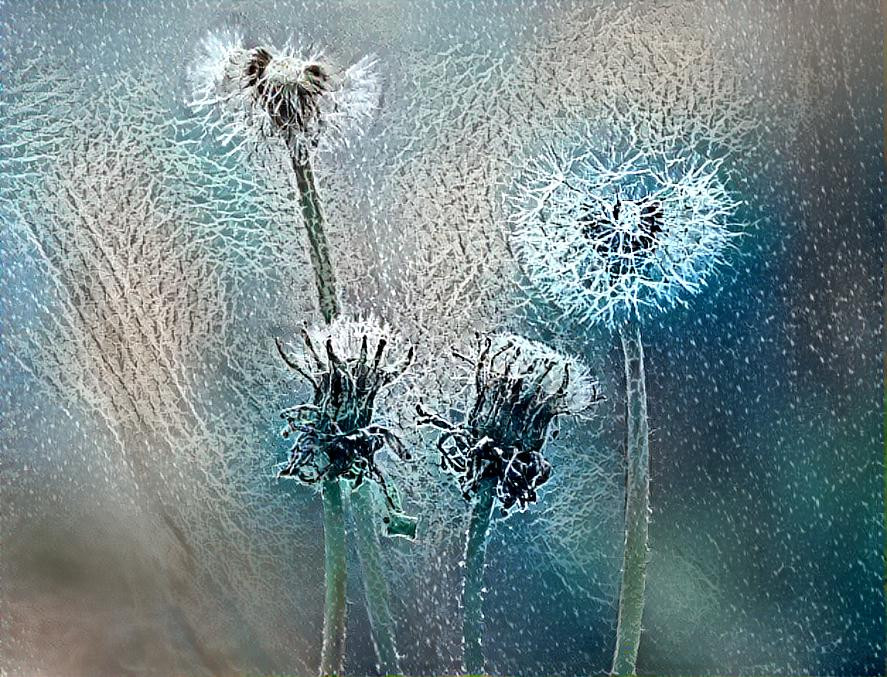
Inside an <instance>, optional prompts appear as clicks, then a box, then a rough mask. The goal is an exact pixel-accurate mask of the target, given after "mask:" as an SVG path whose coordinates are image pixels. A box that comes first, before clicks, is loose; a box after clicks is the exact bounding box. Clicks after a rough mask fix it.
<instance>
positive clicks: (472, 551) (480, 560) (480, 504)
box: [462, 482, 494, 674]
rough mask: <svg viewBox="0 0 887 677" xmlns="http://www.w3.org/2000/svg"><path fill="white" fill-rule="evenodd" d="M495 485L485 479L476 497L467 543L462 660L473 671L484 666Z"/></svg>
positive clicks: (466, 667)
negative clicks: (487, 570)
mask: <svg viewBox="0 0 887 677" xmlns="http://www.w3.org/2000/svg"><path fill="white" fill-rule="evenodd" d="M493 498H494V484H493V483H492V482H485V483H483V484H482V485H481V487H480V489H479V490H478V492H477V496H475V498H474V505H473V506H472V508H471V520H470V521H469V523H468V540H467V542H466V544H465V587H464V588H463V592H462V613H463V616H462V651H463V655H462V662H463V663H464V668H465V671H466V672H467V673H469V674H479V673H481V672H483V669H484V654H483V630H484V612H483V587H484V566H485V563H486V552H487V538H488V536H489V532H490V517H491V515H492V513H493Z"/></svg>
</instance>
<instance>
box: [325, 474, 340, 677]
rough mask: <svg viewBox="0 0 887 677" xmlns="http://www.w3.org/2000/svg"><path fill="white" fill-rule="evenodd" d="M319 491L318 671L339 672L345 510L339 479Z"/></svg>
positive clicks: (326, 673)
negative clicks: (321, 589) (321, 587)
mask: <svg viewBox="0 0 887 677" xmlns="http://www.w3.org/2000/svg"><path fill="white" fill-rule="evenodd" d="M321 494H322V497H323V556H324V566H325V571H324V577H325V583H326V598H325V600H324V609H323V644H322V646H321V651H320V674H321V676H324V675H342V674H344V672H343V668H344V662H345V513H344V511H343V509H342V487H341V486H340V485H339V480H338V479H333V480H325V481H324V483H323V488H322V489H321Z"/></svg>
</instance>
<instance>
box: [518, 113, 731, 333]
mask: <svg viewBox="0 0 887 677" xmlns="http://www.w3.org/2000/svg"><path fill="white" fill-rule="evenodd" d="M725 177H726V170H725V168H724V167H723V161H722V160H718V159H707V158H704V157H702V156H700V155H698V154H696V153H695V152H693V151H689V150H682V149H673V148H669V147H665V146H660V147H659V148H652V147H650V146H647V147H646V148H643V147H641V148H639V147H638V146H637V145H636V144H633V143H631V142H627V141H624V140H620V139H614V138H612V136H610V135H607V134H604V133H601V132H596V131H594V130H592V129H590V128H589V127H588V126H585V127H584V129H581V131H580V132H578V133H575V134H574V135H572V136H571V137H568V138H567V139H566V140H564V139H560V140H558V141H555V142H553V143H552V144H550V145H549V146H548V147H547V148H546V149H545V150H544V151H543V152H542V153H540V154H539V155H538V156H536V157H533V158H531V159H530V160H528V161H527V162H526V163H525V165H524V166H523V168H522V171H521V172H520V174H519V176H518V178H517V179H516V180H515V182H514V183H513V185H512V186H511V188H510V190H509V194H508V201H509V203H510V205H511V207H512V212H511V215H510V224H511V226H512V229H513V231H512V243H513V247H514V249H515V252H516V255H517V257H518V259H519V261H520V263H521V267H522V268H523V270H524V272H525V273H526V275H527V277H528V278H529V280H530V282H531V283H532V285H533V286H534V288H535V289H537V290H538V291H539V292H540V293H541V294H542V296H544V297H545V298H546V299H547V300H548V301H550V302H552V303H554V304H555V305H557V306H558V307H560V308H561V309H562V310H563V311H564V313H565V314H567V315H569V316H570V317H571V318H572V319H575V320H577V321H579V322H581V323H593V322H602V323H604V324H606V325H608V326H610V327H613V326H615V325H617V324H619V323H621V322H623V321H625V320H628V319H631V318H633V317H638V316H644V315H647V314H649V313H650V312H651V311H654V312H655V311H661V310H663V309H666V308H669V307H672V306H675V305H683V304H685V303H686V300H687V298H688V297H689V296H692V295H694V294H697V293H699V291H700V290H701V289H702V288H703V286H704V285H705V283H706V279H707V277H708V276H709V275H710V273H711V272H712V271H713V270H714V268H715V267H716V266H718V265H719V264H721V263H723V260H724V253H725V251H726V250H727V249H728V247H729V246H730V244H731V241H732V240H733V239H734V238H735V237H736V236H737V235H738V234H739V224H738V222H737V221H736V217H735V213H736V210H737V208H738V207H739V205H740V203H739V202H738V200H737V199H736V198H734V197H733V195H732V193H731V192H730V190H729V189H728V188H727V183H726V181H727V179H726V178H725Z"/></svg>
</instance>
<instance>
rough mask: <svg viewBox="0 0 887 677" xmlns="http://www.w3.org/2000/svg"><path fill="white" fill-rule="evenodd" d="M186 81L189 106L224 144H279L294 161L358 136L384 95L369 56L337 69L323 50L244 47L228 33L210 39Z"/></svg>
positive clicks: (215, 34)
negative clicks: (201, 113)
mask: <svg viewBox="0 0 887 677" xmlns="http://www.w3.org/2000/svg"><path fill="white" fill-rule="evenodd" d="M189 76H190V80H191V84H192V88H193V92H194V93H193V99H192V101H191V104H190V105H191V106H192V107H193V108H194V109H196V110H198V111H204V112H205V113H206V123H207V126H208V127H210V128H212V129H213V130H214V131H215V132H216V133H217V134H218V135H219V137H220V138H221V139H222V141H223V142H224V143H226V144H227V143H231V142H236V144H237V145H238V146H244V147H245V148H246V149H247V150H250V149H253V148H255V147H257V146H258V147H264V146H265V145H266V144H267V143H268V141H269V140H272V139H280V140H281V141H283V142H284V143H285V145H286V147H287V148H288V149H289V152H290V153H291V155H292V156H293V157H294V158H297V159H298V161H299V162H306V161H307V159H308V158H309V156H310V155H311V154H313V153H314V152H316V151H318V150H324V149H330V148H334V147H336V146H337V145H348V144H349V143H350V142H351V141H353V140H354V139H356V138H358V137H359V136H361V135H362V134H363V133H364V131H365V130H366V128H367V126H368V124H369V123H370V122H371V121H372V119H373V116H374V114H375V111H376V109H377V108H378V106H379V99H380V96H381V82H380V79H379V76H378V73H377V71H376V61H375V59H374V58H373V57H371V56H366V57H363V58H362V59H360V60H359V61H357V62H356V63H354V64H352V65H351V66H349V67H347V68H337V67H336V66H335V65H334V64H333V63H331V62H330V61H329V60H328V59H326V58H325V57H324V55H323V54H322V53H321V52H316V53H311V54H306V53H301V52H299V51H298V50H296V49H295V48H293V47H292V46H287V47H285V48H284V49H282V50H273V49H270V48H266V47H255V48H246V47H244V46H243V39H242V37H241V36H240V35H239V34H237V33H233V32H228V33H212V34H210V35H208V36H207V37H206V38H205V39H204V40H203V42H202V50H201V54H200V58H199V59H198V60H197V62H196V63H195V64H194V65H193V67H192V68H191V70H190V73H189Z"/></svg>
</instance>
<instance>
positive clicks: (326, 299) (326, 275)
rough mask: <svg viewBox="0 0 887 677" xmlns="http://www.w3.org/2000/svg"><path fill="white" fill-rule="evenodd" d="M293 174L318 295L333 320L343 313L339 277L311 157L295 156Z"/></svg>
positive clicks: (322, 309)
mask: <svg viewBox="0 0 887 677" xmlns="http://www.w3.org/2000/svg"><path fill="white" fill-rule="evenodd" d="M292 164H293V173H294V174H295V175H296V185H297V186H298V188H299V205H300V206H301V208H302V219H303V220H304V222H305V230H306V232H307V233H308V245H309V249H310V252H311V267H312V268H313V269H314V281H315V283H316V285H317V297H318V303H319V304H320V312H321V313H322V314H323V319H324V320H326V321H327V322H332V321H333V318H335V317H336V315H338V313H339V301H338V299H337V298H336V276H335V273H334V272H333V264H332V262H331V261H330V246H329V242H328V241H327V239H326V233H325V232H324V229H323V211H322V210H321V208H320V196H319V195H318V193H317V186H316V185H315V182H314V170H313V169H312V168H311V161H310V160H309V159H307V158H306V159H304V160H300V159H299V158H297V157H296V156H295V155H293V156H292Z"/></svg>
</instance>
